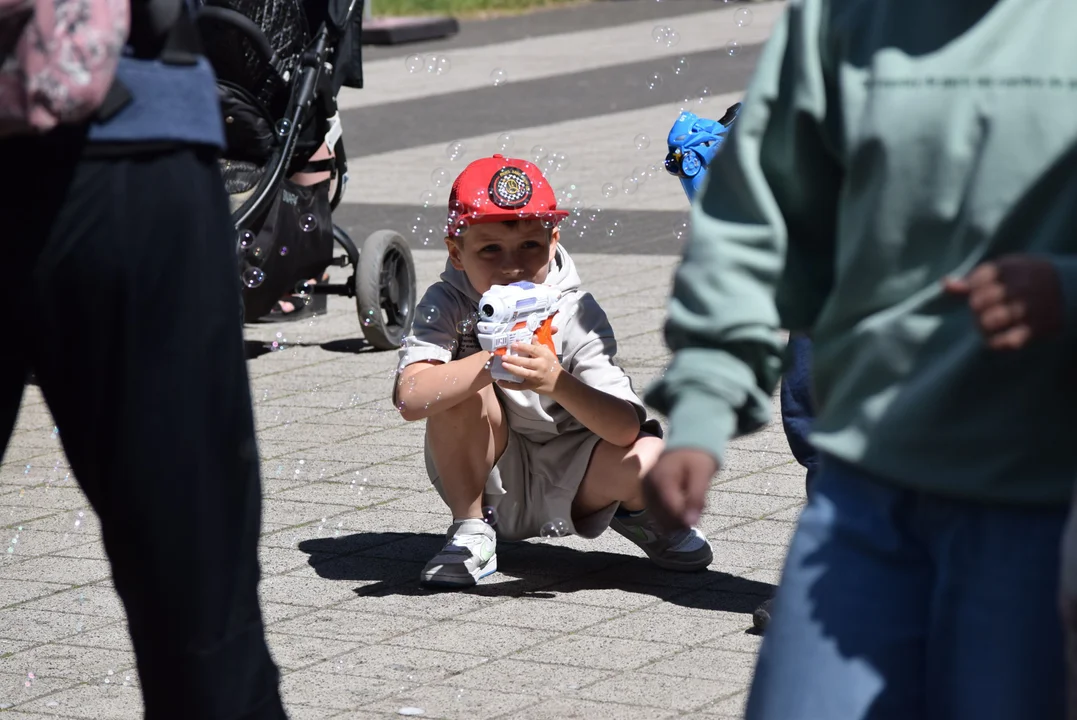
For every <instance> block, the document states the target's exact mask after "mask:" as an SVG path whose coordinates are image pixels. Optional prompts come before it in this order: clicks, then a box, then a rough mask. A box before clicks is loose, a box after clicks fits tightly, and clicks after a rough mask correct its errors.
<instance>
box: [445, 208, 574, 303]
mask: <svg viewBox="0 0 1077 720" xmlns="http://www.w3.org/2000/svg"><path fill="white" fill-rule="evenodd" d="M559 239H560V233H559V232H558V229H557V228H554V229H553V231H552V232H551V231H550V230H547V229H546V228H544V227H543V226H542V223H541V222H539V221H538V220H520V221H518V222H515V223H511V224H506V223H480V224H477V225H472V226H471V227H470V228H468V230H467V232H465V233H464V234H463V235H462V236H461V237H459V238H445V244H446V246H448V248H449V260H450V261H451V262H452V266H453V267H454V268H456V269H457V270H462V271H463V272H464V273H465V274H466V275H467V279H468V280H470V281H471V284H472V286H473V287H474V288H475V289H476V290H478V291H479V292H480V293H484V292H486V291H487V290H489V289H490V287H491V286H493V285H508V284H509V283H514V282H520V281H521V280H528V281H530V282H533V283H543V282H546V274H547V272H548V271H549V267H550V262H551V261H552V260H553V257H554V253H555V252H556V250H557V242H558V240H559Z"/></svg>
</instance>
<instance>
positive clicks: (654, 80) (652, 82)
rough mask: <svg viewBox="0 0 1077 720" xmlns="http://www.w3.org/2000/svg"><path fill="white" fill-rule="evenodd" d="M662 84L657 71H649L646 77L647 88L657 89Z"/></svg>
mask: <svg viewBox="0 0 1077 720" xmlns="http://www.w3.org/2000/svg"><path fill="white" fill-rule="evenodd" d="M661 86H662V76H661V75H660V74H659V73H651V74H650V75H649V76H648V77H647V89H648V90H657V89H658V88H660V87H661Z"/></svg>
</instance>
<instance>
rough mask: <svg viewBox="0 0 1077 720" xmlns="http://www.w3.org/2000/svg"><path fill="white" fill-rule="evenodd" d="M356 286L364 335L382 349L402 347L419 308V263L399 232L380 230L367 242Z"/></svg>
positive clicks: (364, 244) (360, 262) (368, 340)
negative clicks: (416, 266)
mask: <svg viewBox="0 0 1077 720" xmlns="http://www.w3.org/2000/svg"><path fill="white" fill-rule="evenodd" d="M355 286H356V287H355V296H356V304H357V305H358V309H359V322H360V324H361V325H362V326H363V337H365V338H366V341H367V342H368V343H370V344H371V345H373V346H374V347H375V348H376V349H378V350H393V349H395V348H397V347H399V346H400V343H401V342H403V340H404V337H405V336H406V335H407V334H408V333H409V332H410V331H411V323H412V320H413V318H414V313H413V310H414V308H415V262H414V260H413V259H412V257H411V248H409V247H408V244H407V242H406V241H405V240H404V238H403V237H401V236H400V234H399V233H395V232H393V231H392V230H379V231H377V232H375V233H372V234H371V235H370V237H368V238H367V239H366V240H365V241H363V248H362V250H361V251H360V252H359V267H358V269H357V272H356V277H355Z"/></svg>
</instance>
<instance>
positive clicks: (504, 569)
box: [299, 532, 774, 614]
mask: <svg viewBox="0 0 1077 720" xmlns="http://www.w3.org/2000/svg"><path fill="white" fill-rule="evenodd" d="M444 544H445V536H444V535H435V534H433V533H395V532H372V533H356V534H353V535H346V536H342V537H338V538H317V539H313V540H305V541H303V542H301V543H299V549H300V550H302V551H303V552H305V553H307V554H308V555H310V557H309V559H308V562H309V563H310V565H311V566H312V567H313V568H314V570H315V572H317V573H318V575H319V576H320V577H323V578H327V579H330V580H349V581H355V582H360V583H363V584H362V585H360V586H359V587H357V588H356V589H355V592H356V594H358V595H373V596H384V595H430V594H432V593H435V592H437V591H436V590H431V589H427V588H424V587H422V586H421V585H420V584H419V572H420V571H421V570H422V567H423V565H424V564H425V562H426V560H427V559H428V558H431V557H433V556H434V555H435V554H436V553H437V551H438V550H440V549H441V547H442V546H443V545H444ZM497 560H498V572H497V573H495V574H493V575H491V576H490V577H489V578H486V579H484V580H482V581H481V582H480V583H479V584H478V585H476V586H475V587H473V588H468V589H467V590H465V591H464V592H469V593H473V594H476V595H484V596H488V597H535V598H553V597H557V596H558V595H562V594H570V593H575V592H581V591H588V590H621V591H623V592H630V593H643V594H648V595H653V596H654V597H655V598H658V599H661V600H664V601H666V602H669V603H673V604H675V605H680V606H682V607H687V608H695V609H700V610H715V611H721V612H734V613H748V614H750V613H751V612H752V611H753V610H755V608H756V607H758V606H759V603H760V602H762V601H763V600H764V599H765V598H767V597H770V596H771V595H772V594H773V592H774V586H773V585H771V584H770V583H765V582H759V581H756V580H747V579H745V578H741V577H737V576H736V575H730V574H728V573H723V572H719V571H717V570H709V569H708V570H703V571H700V572H696V573H678V572H671V571H666V570H662V569H660V568H658V567H656V566H655V565H653V564H652V563H651V562H650V561H649V560H646V559H644V558H639V557H633V556H629V555H620V554H617V553H609V552H602V551H587V552H583V551H580V550H576V549H574V548H571V547H567V546H565V545H559V544H557V543H556V541H554V542H550V543H541V544H539V543H512V542H505V541H500V542H499V543H498V552H497Z"/></svg>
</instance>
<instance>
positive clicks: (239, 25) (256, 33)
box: [195, 5, 280, 73]
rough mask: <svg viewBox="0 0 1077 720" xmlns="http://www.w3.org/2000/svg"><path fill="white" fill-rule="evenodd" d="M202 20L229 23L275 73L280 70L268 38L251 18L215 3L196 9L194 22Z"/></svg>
mask: <svg viewBox="0 0 1077 720" xmlns="http://www.w3.org/2000/svg"><path fill="white" fill-rule="evenodd" d="M204 20H214V21H217V22H221V23H224V24H226V25H231V26H232V27H234V28H235V29H237V30H239V31H240V32H242V33H243V34H244V35H246V36H247V38H248V39H249V40H250V41H251V42H252V43H254V46H255V48H257V50H258V52H259V53H260V54H261V55H262V58H263V59H264V60H265V61H266V62H267V63H269V65H270V67H272V68H273V70H274V71H276V72H277V73H279V72H280V67H279V65H280V59H279V58H278V57H277V52H276V51H275V50H274V49H273V46H272V45H271V44H270V43H269V38H267V37H266V34H265V33H264V32H263V31H262V28H261V27H259V25H258V23H256V22H254V21H253V20H251V19H250V18H249V17H247V16H246V15H244V14H243V13H241V12H237V11H235V10H232V9H231V8H226V7H218V6H216V5H203V6H202V7H201V8H199V10H198V14H197V15H196V16H195V21H196V22H199V23H200V22H203V21H204Z"/></svg>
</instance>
